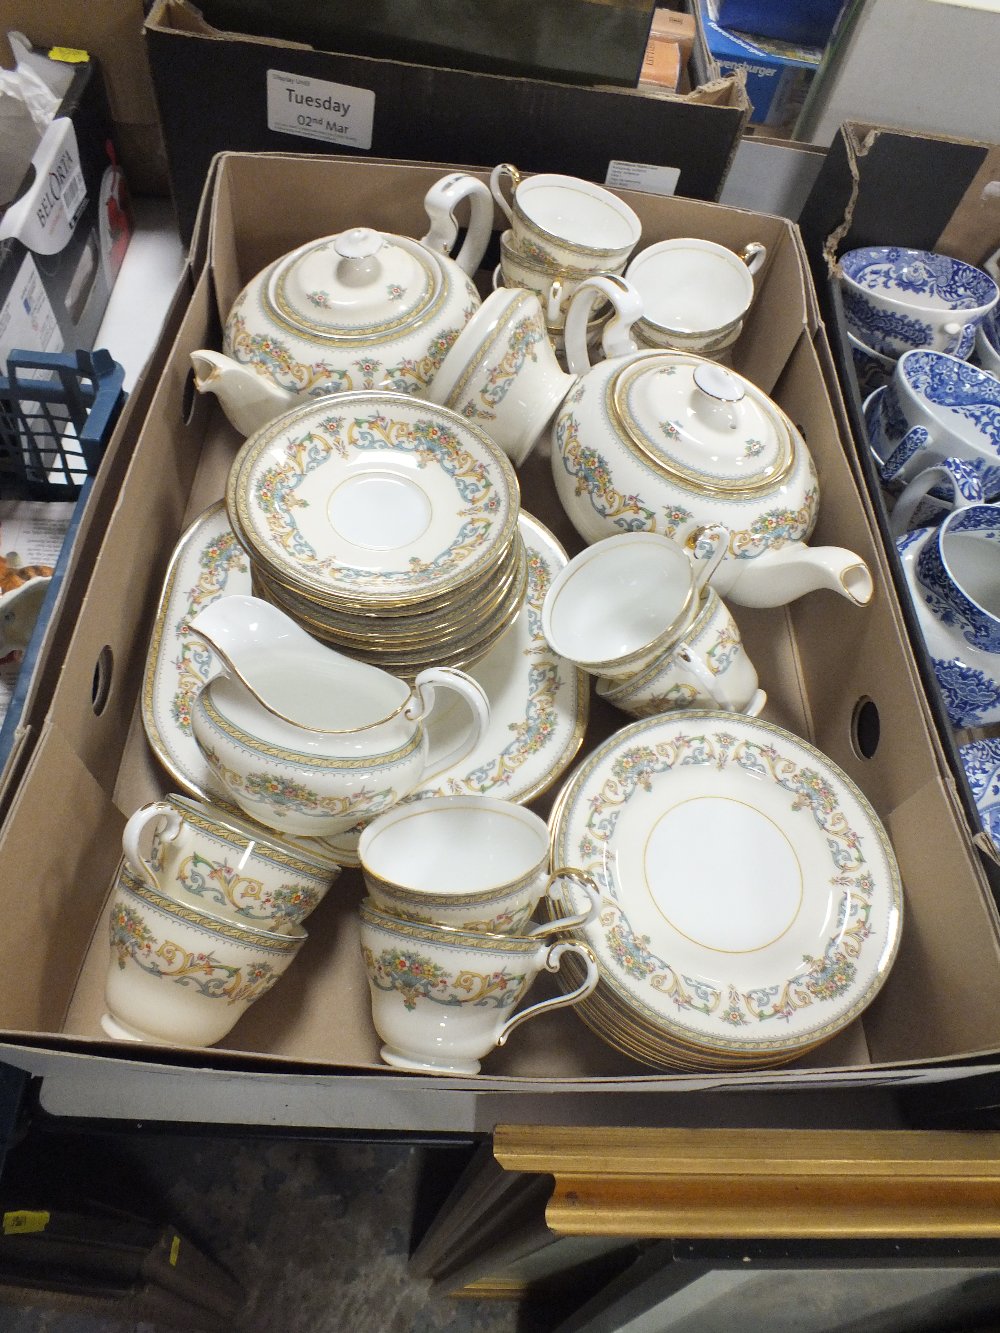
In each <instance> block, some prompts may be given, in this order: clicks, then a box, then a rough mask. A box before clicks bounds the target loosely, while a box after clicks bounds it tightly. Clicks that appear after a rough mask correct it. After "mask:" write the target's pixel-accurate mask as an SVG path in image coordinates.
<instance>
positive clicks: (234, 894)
mask: <svg viewBox="0 0 1000 1333" xmlns="http://www.w3.org/2000/svg"><path fill="white" fill-rule="evenodd" d="M159 848H160V842H159V839H157V840H155V841H154V844H153V860H152V862H151V864H152V865H153V868H154V870H156V869H159V868H160V866H159V865H158V855H159ZM177 882H178V884H180V885H181V887H182V888H184V889H185V890H186V891H187V892H188V893H190V894H191V895H192V896H194V897H198V898H207V899H208V900H209V901H210V902H214V903H218V904H219V905H220V906H228V907H231V908H232V909H233V910H234V911H236V912H238V913H239V914H240V915H241V916H243V917H245V918H246V919H247V921H268V922H273V923H274V926H275V927H279V926H281V925H284V924H286V923H290V924H292V925H298V924H299V922H301V921H302V920H303V918H304V917H306V916H308V915H309V913H310V912H311V911H312V910H313V909H314V908H315V907H316V905H317V903H318V902H319V899H320V895H319V894H318V893H316V892H313V891H310V890H309V889H306V888H304V887H303V886H302V885H301V884H282V885H279V886H277V887H276V888H273V889H268V888H265V886H264V884H263V883H262V882H261V881H260V880H259V879H251V878H250V877H249V876H246V875H241V874H240V872H239V870H238V869H237V868H236V867H235V866H232V865H230V864H229V862H228V861H225V860H223V861H210V860H208V859H207V858H206V857H204V856H200V855H199V854H198V853H197V852H192V853H191V855H190V856H188V857H186V858H185V859H184V860H183V861H182V862H181V864H180V865H179V866H178V867H177Z"/></svg>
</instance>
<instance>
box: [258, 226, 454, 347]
mask: <svg viewBox="0 0 1000 1333" xmlns="http://www.w3.org/2000/svg"><path fill="white" fill-rule="evenodd" d="M442 288H443V280H442V274H441V270H440V267H439V266H438V264H437V261H436V260H435V258H434V256H433V255H432V254H431V252H430V251H429V250H428V249H426V247H424V246H423V245H421V244H420V242H419V241H412V240H409V239H408V238H407V237H405V236H393V235H386V234H384V233H382V232H378V231H373V230H372V229H371V228H370V227H352V228H350V229H349V230H348V231H343V232H340V233H338V235H336V236H325V237H323V238H322V239H321V240H318V241H313V242H311V243H310V244H308V245H304V246H302V247H300V248H299V249H298V250H293V251H292V252H291V253H290V254H288V255H285V256H284V257H283V258H282V259H279V260H278V261H277V263H276V264H274V266H273V267H272V269H271V271H270V274H269V275H268V279H267V282H266V284H265V288H264V306H265V309H266V310H267V312H268V314H269V315H270V316H271V317H272V318H273V319H275V320H276V321H277V322H278V323H279V324H282V325H284V326H285V327H290V328H291V329H292V330H293V331H294V332H296V333H299V334H300V335H302V336H304V337H306V338H322V339H327V338H335V339H336V338H344V339H351V340H359V339H361V340H364V339H368V338H371V339H377V338H381V337H385V336H386V335H390V334H391V335H395V334H398V333H399V332H401V331H402V330H405V329H406V328H408V327H411V326H415V325H417V324H420V323H422V322H423V321H424V320H426V319H427V318H429V317H430V316H431V315H432V313H433V311H434V309H435V307H436V305H437V304H438V303H439V300H440V297H441V294H442Z"/></svg>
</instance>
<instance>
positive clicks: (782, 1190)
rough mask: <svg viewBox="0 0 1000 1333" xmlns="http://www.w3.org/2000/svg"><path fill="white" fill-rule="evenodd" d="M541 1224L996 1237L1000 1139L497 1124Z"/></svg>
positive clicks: (763, 1234) (677, 1231) (680, 1232)
mask: <svg viewBox="0 0 1000 1333" xmlns="http://www.w3.org/2000/svg"><path fill="white" fill-rule="evenodd" d="M493 1153H494V1156H495V1158H496V1160H497V1162H499V1164H500V1165H501V1166H502V1167H503V1168H504V1170H506V1171H511V1172H528V1173H532V1172H542V1173H546V1174H549V1175H552V1176H553V1177H554V1178H555V1188H554V1190H553V1192H552V1195H551V1198H550V1199H549V1202H548V1204H547V1206H546V1210H545V1220H546V1223H547V1224H548V1226H549V1228H550V1229H551V1230H552V1231H554V1232H556V1233H559V1234H562V1235H572V1236H630V1237H645V1238H668V1237H674V1238H680V1237H683V1238H686V1239H692V1240H693V1239H738V1240H751V1239H825V1240H830V1239H836V1238H841V1239H856V1238H860V1237H865V1238H870V1239H899V1238H904V1237H905V1238H910V1239H916V1238H923V1239H935V1240H941V1239H951V1240H955V1239H973V1238H976V1239H993V1238H997V1237H1000V1133H991V1132H958V1131H918V1130H898V1131H897V1130H877V1131H872V1130H797V1129H738V1130H728V1129H607V1128H606V1129H597V1128H587V1129H583V1128H573V1127H566V1126H562V1127H552V1126H530V1125H499V1126H497V1128H496V1131H495V1135H494V1141H493Z"/></svg>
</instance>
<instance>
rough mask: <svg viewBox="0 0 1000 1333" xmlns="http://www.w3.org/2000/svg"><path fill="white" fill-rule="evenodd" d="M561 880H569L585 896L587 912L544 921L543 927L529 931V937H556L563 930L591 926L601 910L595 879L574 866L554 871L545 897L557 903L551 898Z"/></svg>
mask: <svg viewBox="0 0 1000 1333" xmlns="http://www.w3.org/2000/svg"><path fill="white" fill-rule="evenodd" d="M561 880H567V881H568V882H569V883H570V884H572V885H573V886H574V887H575V888H577V889H579V890H580V892H581V893H582V894H584V896H585V897H586V898H587V908H586V911H583V912H574V913H573V914H572V915H571V916H561V917H557V918H556V919H555V920H554V921H543V922H542V923H541V925H538V926H534V927H533V928H532V929H531V930H529V931H528V932H527V934H528V935H530V936H538V935H554V934H557V933H558V932H559V931H561V930H577V929H579V928H580V927H581V926H587V925H589V924H590V922H591V921H593V920H594V918H595V917H596V916H597V913H598V912H599V911H600V910H601V891H600V889H599V888H598V887H597V884H596V882H595V881H594V879H593V877H592V876H590V875H588V874H587V873H586V871H583V870H577V869H575V868H574V867H573V866H560V867H559V869H558V870H553V872H552V874H551V875H550V876H549V878H548V883H547V884H546V885H545V894H544V896H545V897H548V898H550V900H551V901H552V902H555V899H554V898H552V897H551V894H552V889H553V887H554V885H556V884H558V883H559V882H560V881H561Z"/></svg>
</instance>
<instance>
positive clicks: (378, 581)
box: [226, 391, 528, 677]
mask: <svg viewBox="0 0 1000 1333" xmlns="http://www.w3.org/2000/svg"><path fill="white" fill-rule="evenodd" d="M226 508H227V511H228V515H229V521H230V523H231V525H232V528H233V531H234V533H235V534H236V537H237V539H238V540H239V542H240V544H241V545H242V546H243V547H244V548H245V550H246V552H247V554H248V556H249V559H250V564H251V572H252V579H253V588H254V592H255V593H256V594H257V595H258V596H260V597H262V598H264V599H265V600H266V601H270V602H272V603H273V604H274V605H275V606H277V607H279V608H280V609H281V610H283V611H285V612H286V613H287V614H288V615H290V616H291V617H292V618H293V619H294V620H296V621H297V622H298V623H299V624H300V625H302V627H303V628H304V629H307V630H308V631H309V632H310V633H311V634H313V635H314V636H315V637H316V638H318V639H320V640H322V641H323V642H325V643H328V644H330V645H331V646H334V647H337V648H340V649H342V650H343V651H345V652H347V653H349V654H350V655H351V656H353V657H356V658H358V659H359V660H361V661H365V662H370V663H373V664H377V665H379V666H382V667H384V668H385V669H386V670H388V671H392V672H393V673H394V674H396V675H399V676H402V677H406V676H414V675H416V674H417V673H418V672H419V671H421V670H423V669H424V667H427V666H455V667H464V666H467V665H470V664H471V663H473V662H475V661H477V660H478V659H479V658H480V657H482V656H483V655H484V654H485V653H487V652H488V651H489V649H490V648H491V647H492V646H493V645H494V644H495V643H496V642H497V641H498V639H500V638H501V637H502V635H503V634H504V633H505V632H506V631H507V629H508V628H509V627H510V625H511V623H512V622H513V620H514V617H515V616H516V615H517V612H518V610H519V609H520V607H521V604H522V602H523V601H524V595H525V590H526V587H527V578H528V566H527V555H526V552H525V547H524V542H523V539H522V537H521V534H520V531H519V528H518V521H517V520H518V514H519V512H520V493H519V489H518V483H517V478H516V476H515V474H514V470H513V468H512V467H511V464H510V462H509V461H508V460H507V458H506V457H505V455H504V454H503V453H502V452H501V450H500V449H499V448H497V446H496V445H495V444H494V443H493V441H492V440H491V439H490V438H489V437H488V436H487V435H486V434H485V432H483V431H482V430H480V429H479V428H478V427H476V426H475V425H473V424H472V423H470V422H467V421H465V420H463V419H462V418H461V417H460V416H458V415H457V414H456V413H454V412H450V411H448V410H447V409H446V408H441V407H436V406H434V405H432V404H429V403H426V402H423V401H421V400H419V399H416V398H410V397H408V396H406V395H402V394H395V393H387V392H380V391H375V392H358V393H343V394H339V395H337V396H336V397H335V398H327V399H325V400H318V401H317V402H316V403H311V404H308V405H306V406H304V407H302V408H298V409H296V410H294V411H292V412H289V413H287V414H285V415H284V416H282V417H280V418H278V419H277V420H276V421H274V422H272V423H271V424H270V425H269V426H267V427H265V428H264V429H263V430H261V431H258V432H257V434H256V435H253V436H251V438H250V439H249V440H248V441H247V442H246V444H245V445H244V446H243V448H242V449H241V450H240V452H239V454H238V455H237V457H236V459H235V461H234V463H233V466H232V468H231V470H230V474H229V480H228V484H227V489H226Z"/></svg>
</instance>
